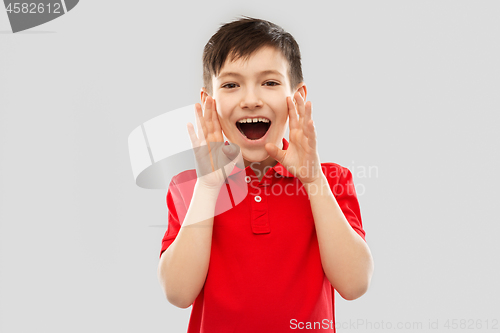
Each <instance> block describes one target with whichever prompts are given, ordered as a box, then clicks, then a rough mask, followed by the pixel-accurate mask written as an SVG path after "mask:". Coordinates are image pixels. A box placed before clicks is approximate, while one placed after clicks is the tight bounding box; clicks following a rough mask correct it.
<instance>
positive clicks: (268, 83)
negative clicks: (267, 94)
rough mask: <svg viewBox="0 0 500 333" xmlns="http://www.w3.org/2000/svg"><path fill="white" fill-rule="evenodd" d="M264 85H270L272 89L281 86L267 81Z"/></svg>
mask: <svg viewBox="0 0 500 333" xmlns="http://www.w3.org/2000/svg"><path fill="white" fill-rule="evenodd" d="M264 85H269V86H270V87H274V86H279V85H280V84H279V83H278V82H274V81H267V82H265V83H264Z"/></svg>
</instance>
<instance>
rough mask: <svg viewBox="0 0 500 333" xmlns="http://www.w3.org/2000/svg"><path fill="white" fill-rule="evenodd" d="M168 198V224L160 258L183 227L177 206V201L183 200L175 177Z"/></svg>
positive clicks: (169, 188)
mask: <svg viewBox="0 0 500 333" xmlns="http://www.w3.org/2000/svg"><path fill="white" fill-rule="evenodd" d="M166 200H167V209H168V226H167V231H166V232H165V235H164V236H163V240H162V242H161V251H160V258H161V255H162V254H163V252H164V251H165V250H166V249H167V248H168V247H169V246H170V245H171V244H172V243H173V241H174V240H175V237H177V234H178V233H179V230H180V228H181V223H180V222H179V216H178V212H177V208H176V206H178V205H179V204H176V203H179V202H182V200H181V196H180V193H179V189H178V188H177V185H176V183H175V181H174V179H172V181H171V182H170V184H169V186H168V191H167V197H166Z"/></svg>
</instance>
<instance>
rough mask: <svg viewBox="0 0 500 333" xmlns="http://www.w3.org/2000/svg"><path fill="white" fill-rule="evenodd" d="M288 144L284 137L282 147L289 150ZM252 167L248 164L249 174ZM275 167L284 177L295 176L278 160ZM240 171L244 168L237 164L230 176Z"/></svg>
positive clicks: (247, 170) (246, 171) (246, 170)
mask: <svg viewBox="0 0 500 333" xmlns="http://www.w3.org/2000/svg"><path fill="white" fill-rule="evenodd" d="M226 144H228V142H227V141H226ZM288 146H289V143H288V141H287V140H286V139H285V138H283V148H282V149H283V150H287V149H288ZM250 169H251V168H250V166H247V167H246V168H245V173H247V174H248V172H249V170H250ZM273 169H274V171H275V172H277V173H279V174H280V175H282V176H284V177H294V175H292V174H291V173H290V172H288V170H287V169H286V168H285V167H284V166H283V165H282V164H281V163H280V162H277V163H276V165H275V166H273ZM240 171H242V169H241V168H239V167H238V166H237V165H235V166H234V169H233V171H232V172H231V174H230V175H229V176H233V175H235V174H237V173H239V172H240Z"/></svg>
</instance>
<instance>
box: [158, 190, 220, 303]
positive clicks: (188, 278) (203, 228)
mask: <svg viewBox="0 0 500 333" xmlns="http://www.w3.org/2000/svg"><path fill="white" fill-rule="evenodd" d="M199 184H200V183H199V182H197V183H196V185H195V188H194V192H193V197H192V199H191V203H190V205H189V209H188V211H187V214H186V217H185V219H184V221H183V224H182V227H181V229H180V231H179V233H178V234H177V237H176V239H175V240H174V242H173V243H172V244H171V245H170V246H169V248H168V249H167V250H166V251H165V252H164V253H163V255H162V256H161V259H160V263H159V267H158V278H159V280H160V283H161V285H162V288H163V290H164V292H165V295H166V297H167V299H168V301H169V302H170V303H172V304H174V305H175V306H178V307H181V308H187V307H189V306H190V305H191V304H192V303H193V301H194V300H195V299H196V297H197V296H198V294H199V293H200V291H201V289H202V288H203V285H204V283H205V279H206V276H207V272H208V264H209V261H210V249H211V245H212V230H213V221H214V217H213V215H214V211H215V204H216V202H217V196H218V193H219V190H215V189H207V188H205V187H203V186H200V185H199Z"/></svg>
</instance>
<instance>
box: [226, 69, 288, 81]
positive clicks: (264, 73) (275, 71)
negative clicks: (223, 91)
mask: <svg viewBox="0 0 500 333" xmlns="http://www.w3.org/2000/svg"><path fill="white" fill-rule="evenodd" d="M267 74H274V75H279V76H281V77H282V78H284V76H283V74H281V73H280V72H278V71H277V70H274V69H269V70H266V71H262V72H259V73H257V75H258V76H263V75H267ZM225 76H237V77H242V75H241V74H240V73H236V72H222V73H220V74H219V76H218V77H217V78H218V79H221V78H223V77H225Z"/></svg>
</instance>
